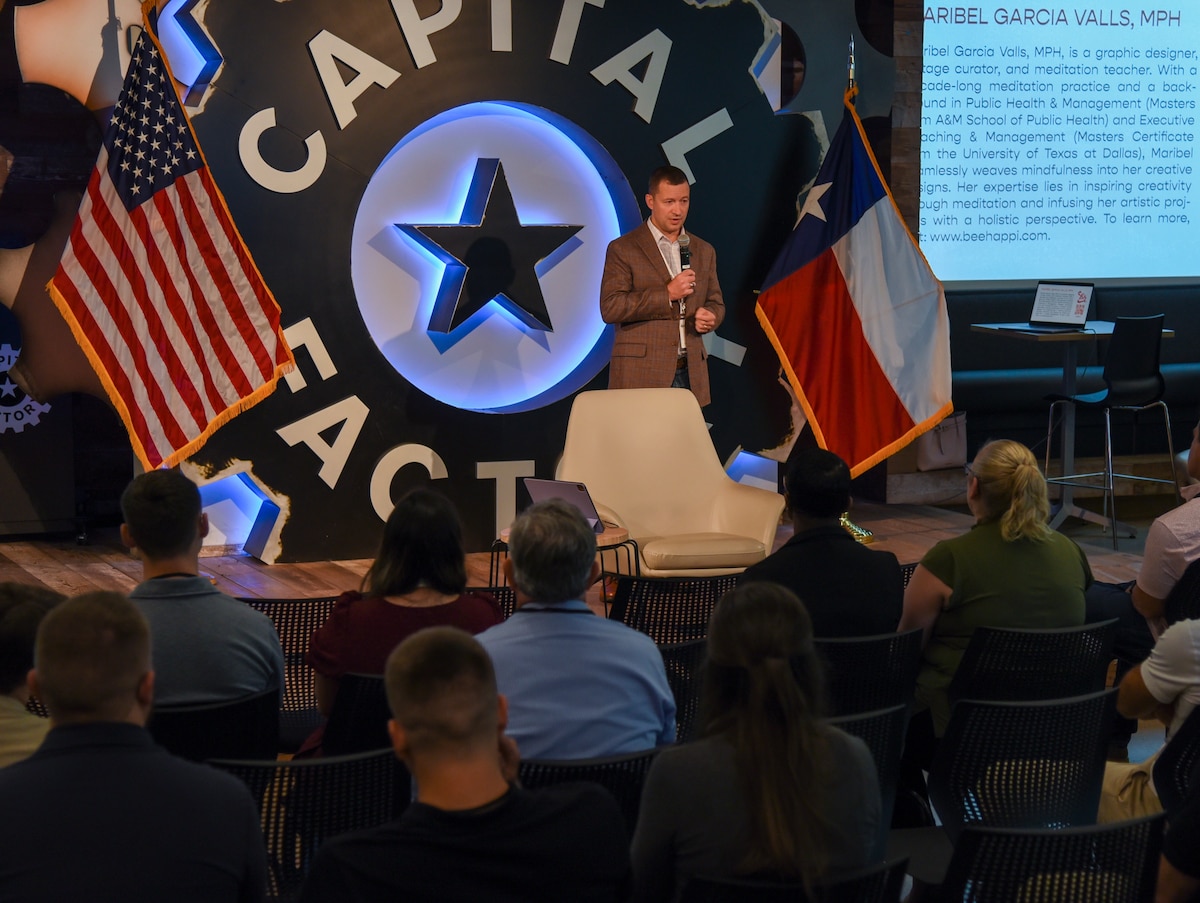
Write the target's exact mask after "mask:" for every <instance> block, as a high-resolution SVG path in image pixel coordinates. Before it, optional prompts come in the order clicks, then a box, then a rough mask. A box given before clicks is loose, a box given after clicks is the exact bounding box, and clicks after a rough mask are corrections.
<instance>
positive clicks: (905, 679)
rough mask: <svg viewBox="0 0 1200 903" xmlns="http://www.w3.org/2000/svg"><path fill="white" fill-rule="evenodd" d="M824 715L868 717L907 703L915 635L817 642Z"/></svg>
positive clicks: (916, 657) (916, 662)
mask: <svg viewBox="0 0 1200 903" xmlns="http://www.w3.org/2000/svg"><path fill="white" fill-rule="evenodd" d="M814 643H815V645H816V648H817V652H818V653H819V654H820V656H821V658H822V660H823V661H824V662H825V686H826V692H827V696H828V699H829V710H830V713H831V714H834V715H851V714H855V713H858V712H873V711H875V710H876V709H885V708H890V707H891V706H894V705H897V704H901V703H903V704H905V705H907V704H908V703H909V702H911V701H912V696H913V691H914V690H915V689H916V686H917V671H918V669H919V668H920V667H921V630H920V628H917V629H914V630H909V631H907V632H905V633H882V634H878V635H877V636H864V637H826V638H820V637H818V638H817V639H816V640H814Z"/></svg>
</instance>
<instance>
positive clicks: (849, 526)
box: [838, 511, 875, 545]
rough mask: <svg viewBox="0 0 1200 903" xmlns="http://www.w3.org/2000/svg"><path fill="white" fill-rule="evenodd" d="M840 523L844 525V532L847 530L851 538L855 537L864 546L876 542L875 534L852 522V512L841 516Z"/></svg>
mask: <svg viewBox="0 0 1200 903" xmlns="http://www.w3.org/2000/svg"><path fill="white" fill-rule="evenodd" d="M838 523H840V524H841V525H842V529H843V530H845V531H846V532H847V533H849V534H850V535H851V536H853V537H854V538H855V539H856V540H858V541H859V542H861V543H862V544H863V545H866V544H867V543H872V542H874V541H875V534H874V533H872V532H871V531H870V530H868V529H867V528H866V527H860V526H859V525H858V524H856V523H855V522H854V521H852V520H850V512H849V511H847V512H846V513H845V514H843V515H842V516H841V518H840V520H839V521H838Z"/></svg>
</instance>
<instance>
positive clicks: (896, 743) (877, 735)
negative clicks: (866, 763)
mask: <svg viewBox="0 0 1200 903" xmlns="http://www.w3.org/2000/svg"><path fill="white" fill-rule="evenodd" d="M829 723H830V724H832V725H834V726H835V727H840V728H841V729H842V730H844V731H845V732H846V733H848V734H853V735H854V736H855V737H858V738H859V739H860V740H862V741H863V742H864V743H866V744H867V749H869V750H871V757H872V758H873V759H874V760H875V773H876V774H877V775H878V776H879V797H880V801H881V802H882V806H883V808H882V810H881V813H880V819H879V829H880V831H879V850H880V851H881V852H882V850H883V848H884V846H885V845H886V841H887V834H888V830H889V828H890V827H891V824H892V809H893V808H894V806H895V803H896V784H897V783H898V782H899V779H900V754H901V753H902V752H904V733H905V730H906V729H907V728H908V706H906V705H904V704H903V703H901V704H899V705H894V706H891V707H890V708H886V709H878V710H876V711H874V712H865V713H863V714H861V715H842V716H841V717H838V718H830V719H829Z"/></svg>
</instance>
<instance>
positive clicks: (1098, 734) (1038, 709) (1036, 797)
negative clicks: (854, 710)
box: [929, 688, 1117, 840]
mask: <svg viewBox="0 0 1200 903" xmlns="http://www.w3.org/2000/svg"><path fill="white" fill-rule="evenodd" d="M1116 692H1117V691H1116V689H1115V688H1114V689H1110V690H1103V691H1101V692H1099V693H1091V694H1088V695H1087V696H1077V697H1074V698H1071V699H1057V700H1048V701H1036V702H984V701H979V700H974V699H964V700H961V701H960V702H958V703H956V704H955V706H954V708H953V709H952V710H951V712H950V723H949V725H948V726H947V728H946V734H945V736H944V737H943V738H942V741H941V743H940V744H939V745H938V750H937V754H936V755H935V756H934V759H933V765H932V768H931V769H930V772H929V799H930V802H931V803H932V804H933V807H934V809H935V810H936V811H937V813H938V815H939V816H940V817H941V820H942V824H943V826H944V827H945V829H946V833H947V834H948V835H949V836H950V838H951V840H954V839H955V838H957V836H958V835H959V834H960V833H961V832H962V829H963V827H964V826H965V825H968V824H983V825H987V826H989V827H1000V828H1065V827H1071V826H1073V825H1085V824H1091V823H1092V822H1094V821H1095V820H1096V809H1097V807H1098V806H1099V803H1100V783H1101V779H1102V778H1103V775H1104V760H1105V752H1106V748H1105V742H1104V740H1105V738H1107V736H1108V732H1109V728H1110V726H1111V723H1112V717H1113V713H1114V704H1115V700H1116Z"/></svg>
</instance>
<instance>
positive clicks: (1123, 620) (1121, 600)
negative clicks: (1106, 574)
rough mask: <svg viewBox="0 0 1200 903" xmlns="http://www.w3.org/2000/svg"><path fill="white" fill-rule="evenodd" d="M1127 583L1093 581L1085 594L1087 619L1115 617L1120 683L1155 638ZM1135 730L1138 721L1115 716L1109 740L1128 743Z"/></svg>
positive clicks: (1101, 619) (1138, 663) (1114, 649)
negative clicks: (1135, 603) (1137, 607)
mask: <svg viewBox="0 0 1200 903" xmlns="http://www.w3.org/2000/svg"><path fill="white" fill-rule="evenodd" d="M1132 585H1133V581H1130V582H1129V583H1093V584H1092V585H1091V586H1090V587H1089V588H1088V591H1087V593H1086V595H1085V596H1084V606H1085V611H1086V617H1087V622H1088V623H1089V624H1091V623H1094V622H1096V621H1107V620H1108V619H1109V618H1116V619H1117V636H1116V640H1115V642H1114V643H1113V655H1114V656H1116V659H1117V676H1116V679H1117V681H1118V682H1120V680H1121V678H1122V677H1124V676H1125V675H1126V674H1127V673H1128V672H1129V670H1130V669H1131V668H1133V667H1135V666H1136V665H1140V664H1141V663H1142V662H1144V661H1145V660H1146V656H1148V655H1149V654H1150V650H1151V649H1153V648H1154V637H1153V636H1151V634H1150V628H1149V626H1148V625H1147V624H1146V619H1145V618H1143V617H1142V616H1141V615H1140V614H1138V611H1137V609H1136V608H1134V607H1133V597H1132V596H1131V595H1130V594H1129V591H1128V590H1129V587H1131V586H1132ZM1136 731H1137V721H1135V720H1134V719H1132V718H1122V717H1121V716H1120V715H1118V716H1117V717H1116V718H1115V719H1114V720H1113V729H1112V739H1113V740H1115V741H1118V742H1126V743H1127V742H1128V741H1129V738H1130V737H1132V736H1133V734H1134V733H1135V732H1136Z"/></svg>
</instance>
